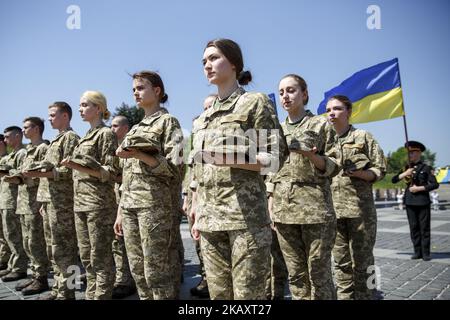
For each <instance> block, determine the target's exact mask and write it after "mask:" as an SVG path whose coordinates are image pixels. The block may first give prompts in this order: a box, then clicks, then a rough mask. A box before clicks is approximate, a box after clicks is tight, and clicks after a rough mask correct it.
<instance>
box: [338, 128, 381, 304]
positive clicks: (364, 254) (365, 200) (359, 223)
mask: <svg viewBox="0 0 450 320" xmlns="http://www.w3.org/2000/svg"><path fill="white" fill-rule="evenodd" d="M336 145H337V147H338V148H339V150H340V159H339V160H340V163H341V165H343V164H344V161H345V160H346V159H351V158H352V157H355V155H358V154H361V153H362V154H364V155H366V156H367V158H368V159H369V160H370V166H369V168H368V170H370V171H372V172H373V173H374V174H375V176H376V180H380V179H382V178H383V177H384V175H385V173H386V160H385V158H384V155H383V151H382V150H381V148H380V146H379V145H378V143H377V142H376V141H375V139H374V138H373V137H372V135H371V134H369V133H368V132H366V131H364V130H360V129H355V128H354V127H351V128H350V129H349V131H347V132H346V133H345V134H343V135H342V136H340V137H339V139H338V141H337V144H336ZM331 190H332V191H333V202H334V209H335V211H336V215H337V218H338V219H337V235H336V242H335V245H334V248H333V257H334V271H335V279H336V287H337V295H338V299H357V300H360V299H364V300H366V299H372V293H373V290H371V288H369V287H368V284H367V281H368V278H369V277H370V276H371V275H372V274H371V273H370V271H369V270H368V267H369V266H373V265H374V264H375V261H374V256H373V247H374V245H375V239H376V233H377V215H376V211H375V205H374V199H373V194H372V183H370V182H366V181H364V180H362V179H358V178H350V177H348V176H346V175H345V174H344V171H343V170H341V171H340V173H339V174H338V175H337V176H336V177H334V178H333V183H332V185H331ZM368 271H369V272H368ZM374 287H375V286H374Z"/></svg>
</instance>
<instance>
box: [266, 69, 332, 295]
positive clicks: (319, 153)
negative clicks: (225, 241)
mask: <svg viewBox="0 0 450 320" xmlns="http://www.w3.org/2000/svg"><path fill="white" fill-rule="evenodd" d="M279 95H280V100H281V102H282V104H283V108H284V109H285V110H286V111H287V112H288V117H287V119H286V121H285V122H284V123H283V124H282V126H283V132H284V134H285V136H286V141H287V143H288V146H289V148H290V149H291V150H290V151H291V152H290V153H289V157H288V158H287V159H286V161H285V162H284V164H283V166H282V168H281V170H280V171H279V172H278V173H277V174H276V175H275V176H274V177H271V179H270V180H271V182H269V183H268V191H273V197H272V196H270V197H269V206H270V207H272V210H271V215H272V220H273V222H274V224H275V228H276V232H277V238H278V241H279V243H280V248H281V251H282V252H283V256H284V259H285V261H286V266H287V269H288V272H289V287H290V291H291V294H292V298H293V299H306V300H309V299H333V298H334V286H333V280H332V275H331V250H332V248H333V245H334V238H335V232H336V230H335V229H336V217H335V213H334V210H333V203H332V198H331V190H330V177H332V176H333V175H335V174H337V172H338V165H337V162H336V159H335V158H334V155H333V154H332V151H333V143H334V131H333V128H332V127H331V125H329V124H328V123H327V120H326V118H325V117H322V116H314V115H313V114H312V113H311V112H310V111H309V110H305V105H306V104H307V103H308V98H309V97H308V90H307V85H306V82H305V80H304V79H303V78H301V77H300V76H298V75H294V74H290V75H287V76H285V77H284V78H282V79H281V81H280V83H279ZM306 134H308V135H306ZM294 141H296V143H298V144H305V143H307V144H310V147H311V148H310V149H306V148H305V149H299V148H296V147H295V143H294ZM294 147H295V148H294Z"/></svg>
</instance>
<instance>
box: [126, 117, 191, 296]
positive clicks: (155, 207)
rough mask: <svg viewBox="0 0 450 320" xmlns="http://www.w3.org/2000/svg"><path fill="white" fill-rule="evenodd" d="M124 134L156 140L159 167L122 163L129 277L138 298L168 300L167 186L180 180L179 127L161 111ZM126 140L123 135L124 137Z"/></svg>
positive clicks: (170, 214) (169, 197)
mask: <svg viewBox="0 0 450 320" xmlns="http://www.w3.org/2000/svg"><path fill="white" fill-rule="evenodd" d="M129 135H142V136H149V135H151V136H153V137H157V138H158V141H159V143H160V146H159V147H160V150H161V153H160V154H157V155H155V158H156V159H157V160H158V161H159V164H158V165H157V166H156V167H154V168H151V167H149V166H148V165H147V164H145V163H144V162H142V161H140V160H138V159H135V158H130V159H125V161H124V168H123V178H122V197H121V199H120V206H121V208H122V216H123V232H124V238H125V246H126V248H127V252H128V260H129V262H130V268H131V273H132V275H133V278H134V280H135V282H136V286H137V289H138V293H139V297H140V299H143V300H144V299H145V300H152V299H173V298H174V297H175V294H176V293H175V292H174V283H173V279H172V277H173V271H172V270H171V269H170V268H171V267H170V261H171V260H170V259H169V251H170V249H169V246H170V241H171V234H172V231H171V230H172V224H173V201H172V191H171V190H172V182H173V180H174V179H176V178H178V177H179V172H178V167H177V165H178V163H177V160H178V159H179V152H180V151H181V142H182V135H181V128H180V125H179V123H178V120H177V119H176V118H174V117H173V116H171V115H170V114H169V113H168V112H167V110H166V109H165V108H162V109H161V110H159V111H157V112H155V113H154V114H152V115H149V116H146V117H145V118H144V119H142V121H141V122H140V123H139V124H137V125H135V126H134V127H133V128H132V129H131V130H130V131H129V132H128V133H127V136H129ZM127 136H126V137H127Z"/></svg>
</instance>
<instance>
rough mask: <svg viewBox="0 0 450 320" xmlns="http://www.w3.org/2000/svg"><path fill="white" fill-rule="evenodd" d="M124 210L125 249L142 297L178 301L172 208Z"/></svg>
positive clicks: (143, 298)
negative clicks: (172, 250) (172, 256)
mask: <svg viewBox="0 0 450 320" xmlns="http://www.w3.org/2000/svg"><path fill="white" fill-rule="evenodd" d="M122 209H123V210H122V227H123V233H124V239H125V247H126V249H127V253H128V261H129V262H130V270H131V274H132V275H133V279H134V281H135V282H136V287H137V290H138V294H139V298H140V299H141V300H162V299H174V298H175V292H174V285H173V279H172V276H173V271H172V270H171V269H170V268H171V266H170V258H169V251H170V249H169V247H170V242H171V233H172V229H171V226H172V218H171V215H170V208H162V207H154V208H142V209H125V208H122ZM164 218H165V219H164ZM161 220H164V221H161Z"/></svg>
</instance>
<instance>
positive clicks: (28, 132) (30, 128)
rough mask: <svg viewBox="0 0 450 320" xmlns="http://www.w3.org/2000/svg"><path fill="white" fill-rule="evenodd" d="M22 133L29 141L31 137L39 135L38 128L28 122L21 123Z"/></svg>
mask: <svg viewBox="0 0 450 320" xmlns="http://www.w3.org/2000/svg"><path fill="white" fill-rule="evenodd" d="M22 132H23V135H24V136H25V138H27V139H31V138H32V137H33V136H35V135H36V134H38V133H39V128H38V127H37V126H35V125H34V124H32V123H31V122H30V121H25V122H24V123H23V127H22Z"/></svg>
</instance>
